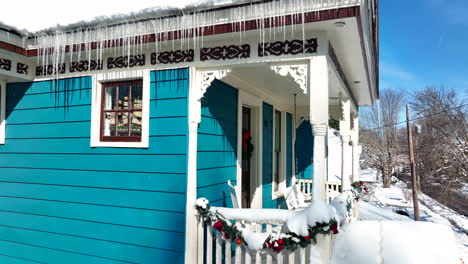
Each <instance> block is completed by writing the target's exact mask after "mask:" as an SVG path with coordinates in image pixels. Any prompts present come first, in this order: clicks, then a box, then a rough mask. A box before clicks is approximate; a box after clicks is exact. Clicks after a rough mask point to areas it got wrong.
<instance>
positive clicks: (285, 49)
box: [258, 38, 318, 57]
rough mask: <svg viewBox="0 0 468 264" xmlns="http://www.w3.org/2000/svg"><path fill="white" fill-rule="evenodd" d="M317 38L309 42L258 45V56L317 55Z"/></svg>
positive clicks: (281, 42)
mask: <svg viewBox="0 0 468 264" xmlns="http://www.w3.org/2000/svg"><path fill="white" fill-rule="evenodd" d="M317 48H318V42H317V39H316V38H312V39H307V40H304V41H302V40H297V39H296V40H286V41H275V42H266V43H259V44H258V56H259V57H264V56H265V57H266V56H282V55H297V54H301V53H317Z"/></svg>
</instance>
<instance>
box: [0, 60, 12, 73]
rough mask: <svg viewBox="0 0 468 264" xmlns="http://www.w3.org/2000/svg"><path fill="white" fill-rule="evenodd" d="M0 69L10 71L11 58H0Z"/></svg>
mask: <svg viewBox="0 0 468 264" xmlns="http://www.w3.org/2000/svg"><path fill="white" fill-rule="evenodd" d="M0 70H5V71H10V70H11V60H9V59H2V58H0Z"/></svg>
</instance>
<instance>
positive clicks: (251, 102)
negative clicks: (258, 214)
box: [237, 89, 263, 208]
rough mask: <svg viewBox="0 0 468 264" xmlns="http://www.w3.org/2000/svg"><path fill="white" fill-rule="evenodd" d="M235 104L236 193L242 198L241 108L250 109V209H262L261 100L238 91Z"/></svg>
mask: <svg viewBox="0 0 468 264" xmlns="http://www.w3.org/2000/svg"><path fill="white" fill-rule="evenodd" d="M238 91H239V97H238V102H237V153H238V154H237V193H238V194H239V195H240V196H241V197H242V107H243V106H247V107H250V109H251V118H252V124H251V125H252V131H251V132H252V144H253V145H254V151H253V155H252V163H251V164H252V168H251V172H252V179H253V180H252V181H251V184H250V194H251V203H250V207H251V208H262V164H261V162H262V151H261V150H262V136H261V135H262V134H263V133H262V126H261V124H262V102H263V101H262V100H261V99H260V97H258V96H256V95H253V94H251V93H249V92H247V91H245V90H241V89H239V90H238Z"/></svg>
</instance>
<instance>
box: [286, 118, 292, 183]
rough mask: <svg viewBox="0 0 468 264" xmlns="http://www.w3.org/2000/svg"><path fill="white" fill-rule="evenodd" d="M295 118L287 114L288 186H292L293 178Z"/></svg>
mask: <svg viewBox="0 0 468 264" xmlns="http://www.w3.org/2000/svg"><path fill="white" fill-rule="evenodd" d="M292 125H293V118H292V115H291V114H290V113H286V185H287V186H291V185H292V176H293V155H292V151H293V148H292V147H293V145H292V144H293V143H292Z"/></svg>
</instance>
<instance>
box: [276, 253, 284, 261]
mask: <svg viewBox="0 0 468 264" xmlns="http://www.w3.org/2000/svg"><path fill="white" fill-rule="evenodd" d="M276 263H278V264H283V251H281V252H279V253H278V254H276Z"/></svg>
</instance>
